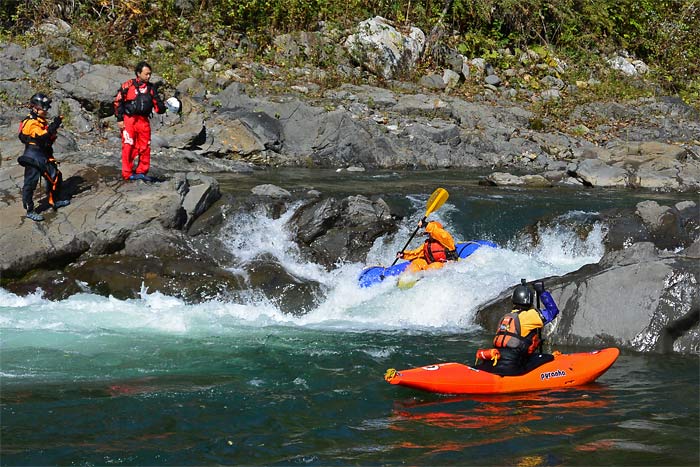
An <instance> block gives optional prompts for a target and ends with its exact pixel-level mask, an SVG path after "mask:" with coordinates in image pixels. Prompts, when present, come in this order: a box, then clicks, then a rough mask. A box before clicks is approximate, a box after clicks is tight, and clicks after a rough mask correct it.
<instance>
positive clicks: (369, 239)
mask: <svg viewBox="0 0 700 467" xmlns="http://www.w3.org/2000/svg"><path fill="white" fill-rule="evenodd" d="M289 224H290V230H292V231H293V232H296V239H297V242H298V243H299V245H300V246H301V247H302V250H303V251H305V252H306V253H307V254H308V255H309V256H310V257H311V258H312V259H313V260H314V261H315V262H317V263H319V264H323V265H325V266H327V267H329V268H330V267H331V266H333V265H334V264H336V263H337V261H338V260H341V261H363V260H364V259H365V258H366V256H367V252H368V251H369V249H370V248H371V246H372V244H373V243H374V241H375V240H376V239H377V238H379V237H380V236H382V235H385V234H386V233H391V232H395V231H396V229H397V226H396V222H395V221H394V219H393V218H392V216H391V213H390V210H389V206H388V205H387V204H386V202H384V200H382V199H381V198H379V199H376V200H370V199H368V198H366V197H364V196H361V195H358V196H349V197H347V198H345V199H343V200H340V201H339V200H337V199H335V198H318V199H314V200H312V201H310V202H307V203H306V204H305V205H303V206H302V207H300V208H299V209H298V210H297V211H296V212H295V213H294V215H293V216H292V217H291V218H290V220H289Z"/></svg>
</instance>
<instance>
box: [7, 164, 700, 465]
mask: <svg viewBox="0 0 700 467" xmlns="http://www.w3.org/2000/svg"><path fill="white" fill-rule="evenodd" d="M221 180H222V186H223V187H224V189H226V190H227V191H232V192H239V193H247V192H248V190H249V188H250V187H252V186H254V185H256V184H259V183H275V184H277V185H279V186H281V187H284V188H286V189H288V190H292V191H294V190H307V189H311V188H314V189H316V190H319V191H321V192H322V193H324V194H333V195H336V196H345V195H350V194H365V195H380V194H381V195H383V197H384V198H385V199H386V200H387V201H388V202H389V203H390V205H391V206H392V209H395V210H397V211H403V212H405V213H406V214H407V217H406V219H405V222H404V223H403V225H402V227H401V230H400V232H399V233H398V235H396V236H395V237H392V238H385V239H381V240H379V241H377V242H376V243H375V246H374V247H373V248H372V250H371V251H370V255H369V258H368V263H369V264H385V265H386V264H388V263H390V262H391V261H392V260H393V255H394V253H395V252H396V251H397V250H398V249H400V248H401V246H403V243H404V242H405V241H406V240H407V239H408V237H409V236H410V233H411V232H412V231H413V229H414V228H415V224H416V222H417V220H418V219H419V218H420V217H421V216H422V214H423V213H424V209H425V201H426V200H427V198H428V196H429V195H430V193H432V191H433V190H434V189H435V188H437V187H438V186H441V187H444V188H446V189H447V190H448V191H449V193H450V198H449V199H448V201H447V203H445V205H444V206H443V207H441V208H440V210H439V211H438V212H436V213H435V214H433V215H432V216H431V219H435V220H440V221H441V222H442V223H443V224H445V226H446V227H447V228H448V229H449V230H450V231H451V232H453V233H454V236H455V237H456V239H457V240H472V239H488V240H491V241H494V242H496V243H498V245H499V247H498V248H494V249H486V248H484V249H480V250H479V251H477V252H476V253H475V254H474V255H472V257H470V258H469V259H468V260H466V261H461V262H459V263H456V264H454V265H451V267H450V268H449V269H448V268H445V269H444V270H441V271H438V272H437V273H436V274H435V275H434V276H431V277H426V278H424V279H423V280H422V281H420V282H419V283H418V284H417V285H416V286H415V287H413V288H412V289H410V290H400V289H398V288H397V287H395V286H394V284H393V283H391V282H388V281H387V282H385V283H382V284H380V285H378V286H375V287H370V288H364V289H361V288H359V287H358V286H357V282H356V278H357V275H358V274H359V272H360V271H361V270H362V267H363V266H364V264H354V263H353V264H342V265H339V266H338V268H336V269H334V270H333V271H326V270H325V269H323V268H322V267H321V266H319V265H316V264H313V263H308V262H306V261H304V260H303V259H302V258H301V256H300V255H299V254H298V250H297V249H296V247H295V245H294V244H293V242H292V241H291V240H290V239H291V234H289V232H286V231H285V227H284V225H285V224H284V223H285V221H286V218H285V216H284V215H283V216H282V218H280V219H271V218H268V217H266V215H265V214H263V213H262V211H261V213H258V214H256V213H253V214H252V215H251V214H240V216H242V217H237V216H238V215H237V214H235V213H233V214H232V215H230V216H229V217H228V222H231V227H230V228H227V229H224V230H223V231H222V236H224V238H223V239H224V240H225V241H226V242H227V244H228V245H230V248H231V251H232V252H234V253H236V254H239V255H240V254H245V255H247V256H248V257H249V258H251V259H252V258H254V257H255V256H256V255H259V254H266V255H274V256H275V257H277V258H278V259H279V260H280V261H281V262H282V264H284V266H285V268H287V269H288V270H289V271H290V272H292V273H293V274H294V275H295V276H297V277H301V278H306V279H308V280H310V281H311V280H313V281H317V282H320V283H321V284H322V285H323V296H322V297H319V299H318V306H316V307H315V308H314V309H311V310H284V309H280V308H279V307H278V306H277V305H276V304H275V302H274V300H270V299H269V298H266V297H264V296H261V295H260V294H258V293H256V292H255V291H252V290H251V292H250V294H249V296H248V297H247V298H246V299H245V300H241V301H239V302H235V303H233V302H225V301H220V300H208V301H205V302H203V303H199V304H188V303H184V302H182V301H181V300H179V299H176V298H173V297H168V296H165V295H162V294H160V293H159V292H158V291H151V290H146V289H144V290H142V291H141V294H140V297H139V298H135V299H130V300H118V299H115V298H112V297H102V296H99V295H95V294H92V293H90V292H89V291H86V292H85V293H82V294H78V295H74V296H72V297H70V298H68V299H65V300H61V301H50V300H46V299H44V298H43V297H42V294H41V291H37V292H36V293H35V294H33V295H29V296H24V297H19V296H16V295H14V294H12V293H9V292H7V291H5V290H2V289H0V351H1V354H0V358H1V359H0V410H1V411H0V417H1V419H0V429H1V431H0V464H2V465H220V464H224V465H234V464H235V465H240V464H243V465H395V464H409V465H429V466H432V465H466V466H472V465H474V466H478V465H518V466H528V467H534V466H555V465H668V466H676V465H684V466H685V465H688V466H697V465H698V464H699V463H700V456H699V449H700V448H699V446H700V402H699V401H700V391H699V387H700V360H699V359H698V357H697V356H677V355H674V356H658V355H643V354H635V353H630V352H622V354H621V355H620V357H619V359H618V360H617V362H616V363H615V364H614V365H613V367H612V368H611V369H610V370H609V371H608V372H606V373H605V374H604V375H603V376H601V377H600V378H599V379H598V381H597V382H596V383H593V384H591V385H587V386H582V387H578V388H569V389H567V390H560V391H551V392H537V393H526V394H520V395H508V396H460V397H455V396H449V395H436V394H428V393H423V392H420V391H415V390H410V389H406V388H402V387H398V386H392V385H389V384H387V383H386V382H384V380H383V374H384V372H385V371H386V370H387V369H388V368H397V369H403V368H409V367H414V366H424V365H428V364H431V363H438V362H446V361H459V362H464V363H471V362H472V361H473V355H474V351H475V349H477V348H479V347H484V346H487V345H488V342H489V340H490V338H491V337H492V332H493V330H484V329H481V328H480V327H478V326H476V325H475V324H474V316H475V314H476V312H477V310H478V308H479V306H480V305H481V304H483V303H485V302H487V301H489V300H491V299H492V298H494V297H496V296H498V295H499V294H500V293H501V292H502V291H503V290H505V289H507V288H509V287H511V286H512V285H514V284H516V283H518V282H519V280H520V278H521V277H525V278H527V279H528V280H532V279H536V278H540V277H548V276H554V275H564V274H566V273H567V272H570V271H574V270H577V269H578V268H580V267H581V266H583V265H585V264H588V263H595V262H597V261H598V260H599V259H600V257H601V256H602V254H603V247H602V239H603V236H604V233H605V226H604V225H598V224H596V223H595V222H594V221H591V219H593V218H594V215H595V213H596V212H599V211H601V210H603V209H607V208H610V207H615V206H617V207H622V206H634V205H635V204H636V203H637V202H639V201H641V200H644V199H656V200H658V201H659V202H664V203H667V204H668V203H672V202H676V201H680V200H682V199H685V198H683V197H682V196H680V197H679V196H677V195H668V194H651V193H643V192H630V191H615V190H575V189H552V190H524V189H514V188H509V189H503V188H487V187H481V186H478V185H477V183H476V178H475V177H474V174H469V173H454V172H447V171H445V172H429V173H421V172H415V173H404V172H375V173H348V172H347V171H342V172H333V171H325V172H319V171H305V170H279V171H277V170H273V171H264V172H258V173H256V174H254V175H253V176H252V177H251V176H227V177H222V178H221ZM538 220H545V222H541V223H537V224H536V222H537V221H538ZM244 222H245V223H246V224H245V225H249V226H250V227H251V231H249V232H247V233H243V232H240V230H241V229H240V228H236V227H237V226H240V225H242V223H244ZM581 226H585V227H586V229H587V232H588V235H587V237H586V238H584V239H581V237H580V235H577V233H576V232H577V231H578V230H580V228H581ZM525 228H529V229H530V230H532V229H535V230H536V231H537V234H538V238H539V239H540V242H539V243H538V244H537V245H532V244H531V243H530V242H529V241H527V240H526V237H525V236H524V235H523V234H522V232H523V229H525ZM251 232H253V233H251ZM415 245H417V243H416V244H415ZM241 246H244V247H245V248H242V250H243V251H245V253H240V250H241ZM244 259H245V258H244ZM611 312H614V310H611ZM562 313H566V310H562ZM556 348H557V349H558V350H561V351H564V352H567V351H584V350H590V349H581V348H561V347H556Z"/></svg>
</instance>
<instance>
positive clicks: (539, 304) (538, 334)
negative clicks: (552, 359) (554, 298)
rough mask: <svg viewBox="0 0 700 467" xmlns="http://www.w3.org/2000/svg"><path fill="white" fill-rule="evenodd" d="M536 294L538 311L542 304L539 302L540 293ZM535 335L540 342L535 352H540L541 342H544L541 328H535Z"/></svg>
mask: <svg viewBox="0 0 700 467" xmlns="http://www.w3.org/2000/svg"><path fill="white" fill-rule="evenodd" d="M536 295H537V311H540V309H541V308H542V304H541V303H540V294H539V293H537V294H536ZM537 337H539V338H540V344H539V345H538V346H537V352H538V353H542V344H544V342H543V341H542V328H539V329H538V330H537Z"/></svg>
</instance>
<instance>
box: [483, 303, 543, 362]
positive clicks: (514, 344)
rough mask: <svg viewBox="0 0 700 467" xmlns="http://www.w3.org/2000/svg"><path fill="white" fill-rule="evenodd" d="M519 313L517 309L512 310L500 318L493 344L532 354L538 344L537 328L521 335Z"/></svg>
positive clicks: (497, 346)
mask: <svg viewBox="0 0 700 467" xmlns="http://www.w3.org/2000/svg"><path fill="white" fill-rule="evenodd" d="M519 315H520V313H519V312H518V311H516V310H513V311H512V312H511V313H508V314H507V315H505V316H504V317H503V318H501V322H500V323H499V324H498V331H497V332H496V337H494V338H493V345H494V347H496V348H509V349H514V350H518V351H521V352H527V354H528V355H529V354H533V353H535V350H536V349H537V347H538V346H539V344H540V337H539V333H538V332H537V331H538V330H537V329H533V330H532V331H530V333H529V334H528V335H527V336H522V335H521V326H520V316H519Z"/></svg>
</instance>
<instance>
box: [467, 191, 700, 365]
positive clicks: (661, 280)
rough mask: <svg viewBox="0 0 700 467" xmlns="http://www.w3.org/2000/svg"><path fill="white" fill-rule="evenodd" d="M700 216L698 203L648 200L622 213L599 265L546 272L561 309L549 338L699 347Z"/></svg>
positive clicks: (487, 318) (498, 307)
mask: <svg viewBox="0 0 700 467" xmlns="http://www.w3.org/2000/svg"><path fill="white" fill-rule="evenodd" d="M699 217H700V213H698V210H697V205H696V204H695V203H694V202H681V203H678V204H677V205H676V206H674V207H672V208H670V207H664V206H659V205H658V204H657V203H656V202H654V201H645V202H642V203H639V204H638V205H637V207H636V210H635V211H634V212H633V213H631V212H629V211H626V212H623V211H620V212H615V213H614V216H613V217H611V219H612V220H613V224H612V227H611V228H610V231H609V233H608V237H610V236H611V235H612V237H613V238H612V239H608V240H606V249H607V252H606V253H605V255H604V256H603V258H602V259H601V260H600V261H599V263H598V264H591V265H587V266H584V267H582V268H581V269H579V270H578V271H574V272H572V273H569V274H566V275H565V276H562V277H556V278H546V280H545V283H546V286H547V290H549V291H550V292H551V293H552V296H553V298H554V299H555V301H556V302H557V304H558V306H559V309H560V310H561V313H560V315H559V317H558V318H557V319H556V320H555V321H554V322H553V323H552V324H551V325H549V326H547V327H546V328H545V336H547V337H548V339H549V342H550V343H551V344H553V345H554V346H556V345H584V346H590V347H601V346H619V347H624V348H628V349H631V350H636V351H641V352H657V353H668V352H680V353H693V354H700V329H699V327H698V323H699V322H700V287H699V284H700V269H699V268H698V264H699V261H700V232H699V231H698V227H697V226H698V224H699V221H700V219H699ZM619 219H627V221H626V222H622V223H620V222H619ZM640 231H642V233H640ZM630 234H632V235H633V236H629V235H630ZM651 241H654V242H655V243H656V244H658V245H659V246H661V247H662V248H663V250H660V249H658V248H657V246H656V245H655V243H652V242H651ZM511 292H512V290H510V291H506V292H505V293H504V294H502V295H501V296H499V297H498V298H496V299H495V300H494V301H492V302H490V303H489V304H487V305H486V306H484V307H483V308H482V309H481V310H480V311H479V314H478V316H477V321H478V322H479V324H481V325H482V326H484V327H485V328H486V329H495V327H496V325H497V323H498V320H499V319H500V317H501V316H502V315H503V314H504V313H505V311H506V310H510V307H511V304H510V293H511Z"/></svg>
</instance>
